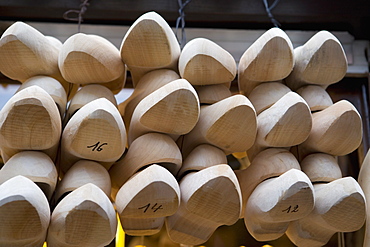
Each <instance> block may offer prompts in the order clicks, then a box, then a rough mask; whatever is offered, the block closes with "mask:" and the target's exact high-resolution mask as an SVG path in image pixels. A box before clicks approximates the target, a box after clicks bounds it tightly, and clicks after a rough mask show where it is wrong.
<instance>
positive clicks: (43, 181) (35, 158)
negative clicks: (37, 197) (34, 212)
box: [0, 151, 58, 201]
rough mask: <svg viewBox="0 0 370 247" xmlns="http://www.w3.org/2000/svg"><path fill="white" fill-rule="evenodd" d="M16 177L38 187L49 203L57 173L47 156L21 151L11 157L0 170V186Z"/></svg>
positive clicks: (36, 152) (40, 153)
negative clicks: (22, 177)
mask: <svg viewBox="0 0 370 247" xmlns="http://www.w3.org/2000/svg"><path fill="white" fill-rule="evenodd" d="M18 175H21V176H24V177H26V178H28V179H30V180H31V181H32V182H34V183H35V184H36V185H38V186H39V187H40V188H41V189H42V191H43V192H44V194H45V196H46V198H47V199H48V200H49V201H50V199H51V197H52V195H53V194H54V190H55V187H56V184H57V179H58V173H57V169H56V167H55V164H54V163H53V161H52V160H51V159H50V157H49V156H47V155H46V154H45V153H43V152H39V151H22V152H19V153H17V154H15V155H13V156H12V157H11V158H10V159H9V160H8V161H7V162H6V163H5V164H4V166H3V167H2V168H1V170H0V184H2V183H4V182H5V181H7V180H9V179H10V178H12V177H15V176H18Z"/></svg>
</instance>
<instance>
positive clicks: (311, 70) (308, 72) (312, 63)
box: [285, 31, 347, 90]
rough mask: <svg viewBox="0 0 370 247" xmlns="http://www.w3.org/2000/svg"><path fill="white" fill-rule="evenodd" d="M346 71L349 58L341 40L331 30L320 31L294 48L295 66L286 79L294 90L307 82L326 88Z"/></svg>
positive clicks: (339, 78) (338, 79)
mask: <svg viewBox="0 0 370 247" xmlns="http://www.w3.org/2000/svg"><path fill="white" fill-rule="evenodd" d="M346 72H347V58H346V55H345V53H344V50H343V47H342V45H341V43H340V41H339V40H338V39H337V38H336V37H335V36H334V35H333V34H331V33H330V32H328V31H320V32H317V33H316V34H315V35H313V36H312V37H311V38H310V39H309V40H308V41H307V42H306V43H305V44H304V45H302V46H299V47H297V48H295V49H294V68H293V71H292V73H291V74H290V75H289V76H288V77H287V78H286V80H285V81H286V83H287V85H288V86H289V87H290V88H291V89H292V90H297V89H298V88H300V87H302V86H304V85H307V84H315V85H320V86H322V87H324V88H326V87H327V86H329V85H331V84H333V83H336V82H338V81H340V80H341V79H342V78H343V77H344V76H345V75H346Z"/></svg>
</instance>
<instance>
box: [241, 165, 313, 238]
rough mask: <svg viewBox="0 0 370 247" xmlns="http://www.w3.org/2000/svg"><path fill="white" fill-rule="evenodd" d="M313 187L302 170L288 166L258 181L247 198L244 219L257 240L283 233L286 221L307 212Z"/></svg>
mask: <svg viewBox="0 0 370 247" xmlns="http://www.w3.org/2000/svg"><path fill="white" fill-rule="evenodd" d="M314 201H315V198H314V188H313V186H312V184H311V181H310V179H309V178H308V177H307V175H305V174H304V173H303V172H302V171H300V170H297V169H290V170H289V171H287V172H285V173H283V174H282V175H280V176H279V177H277V178H270V179H267V180H265V181H263V182H261V183H260V184H259V185H258V186H257V187H256V188H255V189H254V190H253V192H252V194H251V196H250V197H249V199H248V202H247V205H246V208H245V215H244V222H245V225H246V227H247V229H248V231H249V233H250V234H251V235H252V236H253V237H254V238H255V239H256V240H257V241H271V240H275V239H278V238H279V237H281V236H283V235H284V233H285V231H286V229H287V228H288V226H289V222H291V221H294V220H298V219H301V218H303V217H305V216H307V215H308V214H309V213H311V211H312V210H313V208H314Z"/></svg>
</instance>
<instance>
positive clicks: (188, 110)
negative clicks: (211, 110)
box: [128, 79, 200, 144]
mask: <svg viewBox="0 0 370 247" xmlns="http://www.w3.org/2000/svg"><path fill="white" fill-rule="evenodd" d="M199 108H200V107H199V99H198V95H197V93H196V92H195V90H194V88H193V87H192V86H191V85H190V83H189V82H188V81H186V80H185V79H178V80H175V81H172V82H170V83H168V84H167V85H165V86H163V87H161V88H159V89H158V90H156V91H155V92H153V93H151V94H149V95H148V96H146V97H145V98H144V99H142V100H141V101H140V103H139V104H138V105H137V106H136V108H135V110H134V113H133V115H132V118H131V123H130V128H129V130H128V142H129V144H130V143H131V142H132V141H133V140H135V139H136V138H137V137H139V136H140V135H143V134H145V133H148V132H160V133H166V134H169V135H174V136H177V137H178V136H180V135H184V134H187V133H189V132H190V131H191V130H192V129H193V128H194V126H195V124H196V123H197V122H198V118H199V111H200V109H199ZM175 139H177V138H175Z"/></svg>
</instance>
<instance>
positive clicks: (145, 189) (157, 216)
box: [115, 164, 180, 236]
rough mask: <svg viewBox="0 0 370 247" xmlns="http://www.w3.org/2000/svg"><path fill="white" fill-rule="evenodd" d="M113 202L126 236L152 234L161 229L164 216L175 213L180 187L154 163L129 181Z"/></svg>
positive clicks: (166, 172)
mask: <svg viewBox="0 0 370 247" xmlns="http://www.w3.org/2000/svg"><path fill="white" fill-rule="evenodd" d="M115 203H116V207H117V212H118V214H119V217H120V220H121V224H122V228H123V230H124V231H125V233H126V234H128V235H132V236H148V235H153V234H156V233H158V232H159V231H160V230H161V229H162V226H163V224H164V220H165V217H167V216H170V215H173V214H174V213H175V212H176V211H177V209H178V207H179V205H180V187H179V185H178V183H177V181H176V179H175V177H174V176H173V175H172V174H171V173H170V172H169V171H168V170H167V169H165V168H163V167H161V166H159V165H155V164H154V165H150V166H149V167H147V168H145V169H144V170H142V171H139V172H138V173H136V174H135V175H134V176H133V177H132V178H130V179H129V180H128V181H127V182H126V183H125V184H124V185H123V186H122V187H121V188H120V190H119V191H118V193H117V196H116V199H115Z"/></svg>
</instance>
